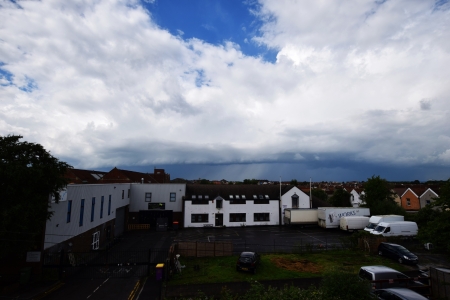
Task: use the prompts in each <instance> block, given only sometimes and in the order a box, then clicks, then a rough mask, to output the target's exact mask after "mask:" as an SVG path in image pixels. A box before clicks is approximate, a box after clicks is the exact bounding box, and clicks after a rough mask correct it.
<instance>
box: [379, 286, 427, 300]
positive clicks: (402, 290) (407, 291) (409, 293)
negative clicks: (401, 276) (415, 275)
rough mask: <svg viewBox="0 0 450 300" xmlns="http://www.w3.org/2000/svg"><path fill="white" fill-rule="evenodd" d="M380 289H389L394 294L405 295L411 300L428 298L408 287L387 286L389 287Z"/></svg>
mask: <svg viewBox="0 0 450 300" xmlns="http://www.w3.org/2000/svg"><path fill="white" fill-rule="evenodd" d="M378 291H388V292H390V293H392V294H394V295H397V296H402V297H405V298H407V299H409V300H423V299H428V298H426V297H424V296H422V295H420V294H418V293H416V292H414V291H412V290H410V289H407V288H400V287H399V288H387V289H379V290H378Z"/></svg>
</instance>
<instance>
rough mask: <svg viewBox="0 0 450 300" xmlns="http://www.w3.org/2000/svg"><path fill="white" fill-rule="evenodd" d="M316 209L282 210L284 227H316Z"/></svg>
mask: <svg viewBox="0 0 450 300" xmlns="http://www.w3.org/2000/svg"><path fill="white" fill-rule="evenodd" d="M317 221H318V218H317V209H316V208H311V209H310V208H286V209H285V210H284V224H285V225H317Z"/></svg>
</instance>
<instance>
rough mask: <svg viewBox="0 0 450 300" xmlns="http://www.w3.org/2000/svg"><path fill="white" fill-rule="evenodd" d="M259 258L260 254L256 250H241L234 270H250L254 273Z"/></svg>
mask: <svg viewBox="0 0 450 300" xmlns="http://www.w3.org/2000/svg"><path fill="white" fill-rule="evenodd" d="M260 260H261V256H260V255H259V254H258V253H256V252H242V253H241V255H239V258H238V260H237V262H236V270H237V271H250V272H252V273H253V274H255V273H256V268H257V267H258V265H259V262H260Z"/></svg>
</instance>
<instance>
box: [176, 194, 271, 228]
mask: <svg viewBox="0 0 450 300" xmlns="http://www.w3.org/2000/svg"><path fill="white" fill-rule="evenodd" d="M222 203H223V205H222V207H223V208H222V209H220V210H219V209H217V208H216V201H214V203H213V202H212V200H209V202H208V205H197V204H195V205H194V204H192V202H191V201H185V212H184V226H185V227H203V226H204V224H213V226H214V225H215V214H216V213H221V214H223V225H225V226H227V227H240V226H242V225H243V224H244V225H245V226H255V225H278V224H279V215H278V205H279V201H278V200H270V201H269V204H254V203H253V200H247V201H246V204H230V201H228V200H223V202H222ZM230 213H245V214H246V221H245V222H230ZM254 213H269V214H270V221H263V222H255V221H254V216H253V214H254ZM191 214H208V222H207V223H192V222H191Z"/></svg>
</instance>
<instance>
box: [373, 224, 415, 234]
mask: <svg viewBox="0 0 450 300" xmlns="http://www.w3.org/2000/svg"><path fill="white" fill-rule="evenodd" d="M418 230H419V229H418V227H417V224H416V222H409V221H403V222H392V223H389V222H381V223H380V224H378V226H377V227H375V229H374V230H373V231H372V232H371V233H372V234H374V235H382V236H385V237H389V236H416V235H417V231H418Z"/></svg>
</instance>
